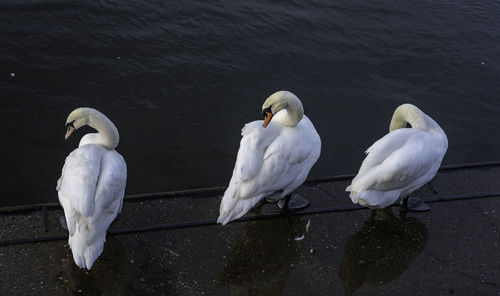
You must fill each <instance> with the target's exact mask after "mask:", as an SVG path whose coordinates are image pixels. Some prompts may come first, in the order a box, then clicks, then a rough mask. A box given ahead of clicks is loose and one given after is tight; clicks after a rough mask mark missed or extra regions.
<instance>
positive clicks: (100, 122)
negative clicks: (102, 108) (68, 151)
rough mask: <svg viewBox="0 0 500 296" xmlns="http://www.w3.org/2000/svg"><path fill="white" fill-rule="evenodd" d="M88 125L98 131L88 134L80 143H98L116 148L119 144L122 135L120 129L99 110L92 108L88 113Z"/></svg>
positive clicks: (105, 146)
mask: <svg viewBox="0 0 500 296" xmlns="http://www.w3.org/2000/svg"><path fill="white" fill-rule="evenodd" d="M87 125H88V126H90V127H93V128H94V129H96V130H97V131H98V133H97V134H87V135H85V136H84V137H83V138H82V139H81V141H80V145H79V146H82V145H85V144H96V145H100V146H103V147H104V148H107V149H115V148H116V146H118V142H119V140H120V136H119V134H118V129H117V128H116V126H115V125H114V124H113V122H111V120H109V119H108V118H107V117H106V116H105V115H104V114H102V113H101V112H99V111H97V110H92V112H90V114H89V115H88V122H87Z"/></svg>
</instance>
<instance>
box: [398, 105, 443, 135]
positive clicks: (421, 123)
mask: <svg viewBox="0 0 500 296" xmlns="http://www.w3.org/2000/svg"><path fill="white" fill-rule="evenodd" d="M408 123H409V124H410V125H411V127H412V128H416V129H419V130H423V131H427V132H434V133H440V134H444V131H443V130H442V129H441V127H440V126H439V125H438V124H437V123H436V122H435V121H434V120H433V119H432V118H431V117H429V116H427V115H426V114H425V113H424V112H422V110H420V109H418V108H417V107H416V106H414V105H411V104H403V105H401V106H399V107H398V108H397V109H396V110H395V111H394V114H393V115H392V119H391V124H390V126H389V132H392V131H394V130H397V129H400V128H406V125H407V124H408Z"/></svg>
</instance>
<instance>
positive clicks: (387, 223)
mask: <svg viewBox="0 0 500 296" xmlns="http://www.w3.org/2000/svg"><path fill="white" fill-rule="evenodd" d="M428 238H429V233H428V231H427V227H426V226H425V224H424V223H422V222H420V221H419V220H418V219H417V218H414V217H400V218H398V217H396V216H395V215H394V213H393V212H392V209H391V208H389V209H385V210H377V211H375V210H373V211H372V215H371V216H370V217H369V218H368V219H367V220H366V221H365V223H364V224H363V226H362V227H361V229H359V230H358V231H357V232H356V233H355V234H354V235H353V236H352V237H351V238H349V239H348V241H347V243H346V245H345V249H344V255H343V256H342V259H341V261H340V270H339V277H340V279H341V280H342V283H343V285H344V295H352V294H353V293H354V292H355V291H356V290H357V289H358V288H360V287H361V286H362V285H363V284H368V285H376V286H381V285H385V284H387V283H389V282H391V281H393V280H395V279H397V278H398V277H399V276H400V275H401V274H402V273H403V272H404V271H405V270H406V269H407V268H408V266H410V264H411V263H412V262H413V261H414V260H415V259H416V258H417V256H418V255H419V254H420V253H421V252H422V251H423V250H424V248H425V244H426V243H427V240H428Z"/></svg>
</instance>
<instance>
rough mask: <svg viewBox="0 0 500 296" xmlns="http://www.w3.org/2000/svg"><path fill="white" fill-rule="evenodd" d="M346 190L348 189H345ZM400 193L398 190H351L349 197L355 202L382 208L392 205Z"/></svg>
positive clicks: (373, 207)
mask: <svg viewBox="0 0 500 296" xmlns="http://www.w3.org/2000/svg"><path fill="white" fill-rule="evenodd" d="M346 191H349V190H347V189H346ZM400 193H401V191H400V190H392V191H378V190H366V191H361V192H355V191H351V193H350V194H349V197H350V198H351V200H352V202H353V203H355V204H360V205H362V206H364V207H367V208H371V209H383V208H386V207H388V206H390V205H392V204H393V203H394V202H395V201H396V200H398V198H399V195H400Z"/></svg>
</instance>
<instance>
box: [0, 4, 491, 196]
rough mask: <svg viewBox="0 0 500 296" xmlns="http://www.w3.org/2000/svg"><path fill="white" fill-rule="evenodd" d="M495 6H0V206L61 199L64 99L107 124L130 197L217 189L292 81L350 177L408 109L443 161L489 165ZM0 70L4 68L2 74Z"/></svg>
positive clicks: (325, 152)
mask: <svg viewBox="0 0 500 296" xmlns="http://www.w3.org/2000/svg"><path fill="white" fill-rule="evenodd" d="M498 15H500V2H498V1H486V2H484V3H482V4H478V3H476V2H475V1H474V2H473V1H471V2H462V3H457V1H439V2H436V1H405V2H401V1H380V2H379V1H377V2H374V1H363V2H361V1H324V0H323V1H278V2H274V3H268V1H181V2H173V1H118V0H115V1H84V0H71V1H70V0H51V1H34V0H32V1H30V0H23V1H2V2H1V3H0V40H1V46H0V92H1V103H0V104H1V109H0V122H1V124H2V127H3V129H2V144H1V146H0V147H1V148H0V149H1V155H2V157H1V160H0V161H1V163H0V165H1V166H0V167H1V172H2V175H1V183H0V184H1V185H2V190H3V194H2V199H1V201H0V206H8V205H17V204H26V203H34V202H54V201H56V200H57V195H56V192H55V184H56V181H57V179H58V177H59V175H60V170H61V168H62V165H63V163H64V158H65V157H66V155H67V154H69V153H70V152H71V151H72V150H73V149H74V148H76V146H77V145H78V141H79V138H80V137H81V136H82V135H83V134H84V133H86V132H89V131H91V129H83V130H79V131H78V132H77V133H76V134H74V136H72V138H70V140H68V141H64V139H63V136H64V132H65V130H64V124H65V120H66V117H67V115H68V114H69V112H71V111H72V110H73V109H75V108H76V107H80V106H91V107H94V108H96V109H99V110H101V111H102V112H103V113H105V114H106V115H108V117H109V118H110V119H111V120H112V121H113V122H114V123H115V124H116V125H117V127H118V129H119V131H120V136H121V141H120V145H119V146H118V149H117V150H118V151H119V152H120V153H121V154H122V155H123V156H124V157H125V160H126V161H127V164H128V184H127V193H128V194H132V193H145V192H155V191H168V190H177V189H187V188H195V187H207V186H225V185H227V183H228V181H229V178H230V176H231V173H232V169H233V164H234V161H235V158H236V152H237V149H238V145H239V140H240V134H239V132H240V129H241V127H242V126H243V124H244V123H246V122H249V121H252V120H257V119H261V105H262V103H263V101H264V100H265V99H266V98H267V96H269V95H270V94H271V93H273V92H275V91H277V90H282V89H286V90H290V91H292V92H294V93H295V94H296V95H297V96H299V98H301V100H302V101H303V104H304V107H305V111H306V114H307V115H308V116H309V118H310V119H311V120H312V121H313V122H314V124H315V126H316V128H317V130H318V132H319V134H320V135H321V137H322V140H323V146H322V155H321V157H320V159H319V161H318V163H317V164H316V166H315V167H314V168H313V170H312V171H311V174H310V176H311V177H318V176H326V175H335V174H345V173H354V172H356V171H357V169H358V167H359V165H360V163H361V161H362V159H363V151H364V150H365V149H366V148H367V147H368V146H369V145H370V144H371V143H372V142H373V141H374V140H376V139H377V138H379V137H381V136H383V135H384V134H385V133H386V132H387V131H388V125H389V120H390V117H391V114H392V111H393V110H394V108H395V107H396V106H397V105H399V104H401V103H403V102H411V103H413V104H416V105H417V106H419V107H421V108H422V109H423V110H424V111H425V112H426V113H427V114H429V115H430V116H431V117H433V118H434V119H435V120H436V121H437V122H438V123H439V124H440V125H441V126H442V127H443V129H444V130H445V131H446V133H447V134H448V139H449V149H448V153H447V155H446V157H445V159H444V163H445V164H451V163H462V162H472V161H489V160H498V159H500V149H499V148H498V147H499V144H500V140H499V137H498V135H499V129H500V122H499V120H498V119H497V118H498V116H499V114H500V97H499V94H500V82H499V81H500V79H499V78H500V33H499V32H500V31H499V30H498V28H500V18H498ZM10 73H14V74H15V76H14V77H12V76H13V75H11V74H10Z"/></svg>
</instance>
